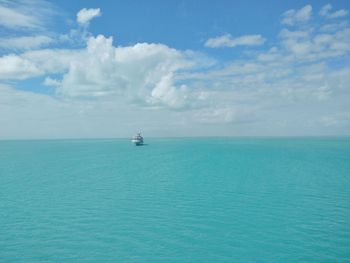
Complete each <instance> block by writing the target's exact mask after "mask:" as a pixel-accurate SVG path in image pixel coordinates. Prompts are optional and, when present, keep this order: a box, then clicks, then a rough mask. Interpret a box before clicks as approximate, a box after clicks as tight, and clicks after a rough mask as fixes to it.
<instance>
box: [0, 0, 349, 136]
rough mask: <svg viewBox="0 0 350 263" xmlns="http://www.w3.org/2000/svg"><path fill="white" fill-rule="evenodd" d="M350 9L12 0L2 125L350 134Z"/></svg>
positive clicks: (5, 24) (7, 9)
mask: <svg viewBox="0 0 350 263" xmlns="http://www.w3.org/2000/svg"><path fill="white" fill-rule="evenodd" d="M349 9H350V2H349V1H345V0H344V1H340V0H339V1H323V0H318V1H301V0H293V1H290V0H286V1H278V0H275V1H272V0H270V1H258V0H254V1H253V0H246V1H226V0H220V1H191V0H187V1H175V0H169V1H160V0H150V1H139V0H131V1H93V0H92V1H67V0H62V1H44V0H20V1H16V0H0V139H58V138H117V137H122V138H125V137H130V136H132V135H134V134H135V133H136V132H138V131H142V132H143V134H144V136H145V137H146V138H147V137H176V136H180V137H183V136H189V137H192V136H349V135H350V24H349V22H350V15H349Z"/></svg>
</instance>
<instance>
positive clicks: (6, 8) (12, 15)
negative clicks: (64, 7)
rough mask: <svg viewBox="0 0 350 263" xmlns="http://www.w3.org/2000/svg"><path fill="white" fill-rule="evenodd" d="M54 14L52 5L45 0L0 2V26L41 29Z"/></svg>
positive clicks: (16, 28)
mask: <svg viewBox="0 0 350 263" xmlns="http://www.w3.org/2000/svg"><path fill="white" fill-rule="evenodd" d="M54 15H56V9H55V7H54V5H53V4H52V3H50V2H47V1H45V0H31V1H24V0H17V1H15V0H14V1H2V2H0V27H5V28H7V29H12V30H19V29H23V30H43V29H45V27H46V25H47V22H48V21H49V20H50V19H51V18H52V17H53V16H54Z"/></svg>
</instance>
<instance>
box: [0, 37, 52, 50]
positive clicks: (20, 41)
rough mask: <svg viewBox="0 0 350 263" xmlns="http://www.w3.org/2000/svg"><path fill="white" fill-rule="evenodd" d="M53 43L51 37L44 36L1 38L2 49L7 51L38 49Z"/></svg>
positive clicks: (0, 46)
mask: <svg viewBox="0 0 350 263" xmlns="http://www.w3.org/2000/svg"><path fill="white" fill-rule="evenodd" d="M53 42H54V40H53V39H52V38H51V37H48V36H43V35H38V36H23V37H11V38H0V48H2V49H5V50H27V49H36V48H40V47H43V46H46V45H49V44H51V43H53Z"/></svg>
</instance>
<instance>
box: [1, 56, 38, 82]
mask: <svg viewBox="0 0 350 263" xmlns="http://www.w3.org/2000/svg"><path fill="white" fill-rule="evenodd" d="M41 74H43V72H42V70H40V69H39V68H38V67H37V66H36V65H35V64H34V63H33V62H32V61H30V60H27V59H24V58H21V57H19V56H16V55H7V56H3V57H0V79H5V80H8V79H26V78H28V77H34V76H39V75H41Z"/></svg>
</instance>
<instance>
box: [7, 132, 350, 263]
mask: <svg viewBox="0 0 350 263" xmlns="http://www.w3.org/2000/svg"><path fill="white" fill-rule="evenodd" d="M147 143H148V145H146V146H142V147H135V146H133V145H131V143H130V142H129V141H128V140H59V141H1V142H0V262H301V261H306V262H345V261H347V262H349V261H350V245H349V244H350V139H346V138H344V139H341V138H338V139H337V138H333V139H332V138H323V139H322V138H298V139H291V138H290V139H277V138H276V139H273V138H271V139H242V138H235V139H232V138H217V139H215V138H210V139H208V138H202V139H148V140H147Z"/></svg>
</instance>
